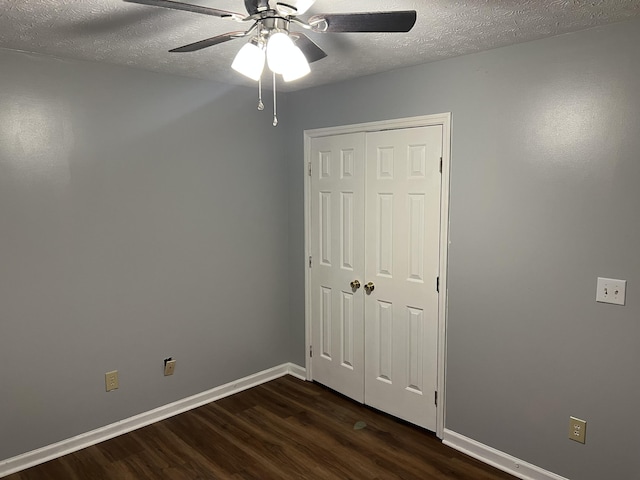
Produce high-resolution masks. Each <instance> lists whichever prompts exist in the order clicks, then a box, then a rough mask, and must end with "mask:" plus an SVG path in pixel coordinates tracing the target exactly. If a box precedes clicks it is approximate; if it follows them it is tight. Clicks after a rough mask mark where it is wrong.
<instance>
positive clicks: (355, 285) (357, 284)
mask: <svg viewBox="0 0 640 480" xmlns="http://www.w3.org/2000/svg"><path fill="white" fill-rule="evenodd" d="M351 288H353V289H354V290H357V289H359V288H360V280H354V281H353V282H351Z"/></svg>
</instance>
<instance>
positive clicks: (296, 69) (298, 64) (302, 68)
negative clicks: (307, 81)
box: [282, 45, 311, 82]
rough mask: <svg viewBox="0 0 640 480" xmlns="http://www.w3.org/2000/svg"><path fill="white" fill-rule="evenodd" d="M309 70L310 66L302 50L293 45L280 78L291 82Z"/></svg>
mask: <svg viewBox="0 0 640 480" xmlns="http://www.w3.org/2000/svg"><path fill="white" fill-rule="evenodd" d="M310 71H311V67H310V66H309V62H307V59H306V58H305V56H304V54H303V53H302V50H300V49H299V48H298V47H297V46H295V45H293V48H292V49H291V51H290V52H289V58H288V61H287V65H286V67H285V69H284V71H283V72H282V78H283V79H284V81H285V82H291V81H293V80H297V79H299V78H302V77H304V76H305V75H307V74H309V72H310Z"/></svg>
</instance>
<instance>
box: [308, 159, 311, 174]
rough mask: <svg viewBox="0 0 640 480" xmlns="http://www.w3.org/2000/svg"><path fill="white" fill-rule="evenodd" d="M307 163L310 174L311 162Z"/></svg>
mask: <svg viewBox="0 0 640 480" xmlns="http://www.w3.org/2000/svg"><path fill="white" fill-rule="evenodd" d="M308 165H309V176H311V162H309V163H308Z"/></svg>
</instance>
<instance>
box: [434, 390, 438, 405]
mask: <svg viewBox="0 0 640 480" xmlns="http://www.w3.org/2000/svg"><path fill="white" fill-rule="evenodd" d="M434 394H435V395H434V396H433V402H434V403H435V404H436V407H437V406H438V391H437V390H436V391H435V392H434Z"/></svg>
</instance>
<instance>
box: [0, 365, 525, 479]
mask: <svg viewBox="0 0 640 480" xmlns="http://www.w3.org/2000/svg"><path fill="white" fill-rule="evenodd" d="M363 422H364V423H363ZM365 424H366V426H364V425H365ZM362 427H363V428H362ZM513 478H514V477H512V476H510V475H507V474H505V473H503V472H500V471H498V470H495V469H493V468H491V467H489V466H486V465H484V464H482V463H480V462H478V461H476V460H474V459H471V458H469V457H467V456H465V455H462V454H460V453H458V452H456V451H455V450H453V449H451V448H449V447H446V446H444V445H442V443H440V441H439V440H438V439H437V438H436V437H435V436H434V435H432V434H430V433H428V432H426V431H424V430H421V429H419V428H415V427H413V426H410V425H408V424H406V423H403V422H399V421H396V420H394V419H393V418H391V417H389V416H387V415H384V414H381V413H379V412H377V411H374V410H372V409H369V408H366V407H363V406H362V405H360V404H358V403H355V402H352V401H350V400H348V399H345V398H343V397H342V396H340V395H337V394H335V393H333V392H331V391H330V390H328V389H325V388H323V387H321V386H319V385H316V384H313V383H309V382H303V381H301V380H297V379H295V378H293V377H290V376H286V377H282V378H279V379H277V380H274V381H272V382H269V383H267V384H264V385H261V386H258V387H255V388H252V389H250V390H246V391H244V392H241V393H238V394H236V395H233V396H231V397H227V398H225V399H222V400H219V401H217V402H215V403H211V404H209V405H206V406H204V407H200V408H197V409H195V410H191V411H190V412H187V413H183V414H181V415H178V416H175V417H172V418H169V419H167V420H164V421H162V422H158V423H155V424H153V425H150V426H148V427H145V428H142V429H140V430H136V431H134V432H131V433H128V434H126V435H122V436H120V437H117V438H114V439H112V440H109V441H106V442H103V443H100V444H98V445H95V446H92V447H89V448H86V449H84V450H81V451H79V452H76V453H73V454H70V455H67V456H65V457H62V458H59V459H56V460H52V461H50V462H47V463H45V464H42V465H39V466H36V467H33V468H31V469H29V470H25V471H23V472H20V473H17V474H14V475H10V476H8V477H6V480H103V479H105V480H107V479H108V480H128V479H132V480H133V479H135V480H147V479H153V480H200V479H260V480H265V479H367V480H370V479H380V480H382V479H420V480H429V479H456V480H496V479H513Z"/></svg>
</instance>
